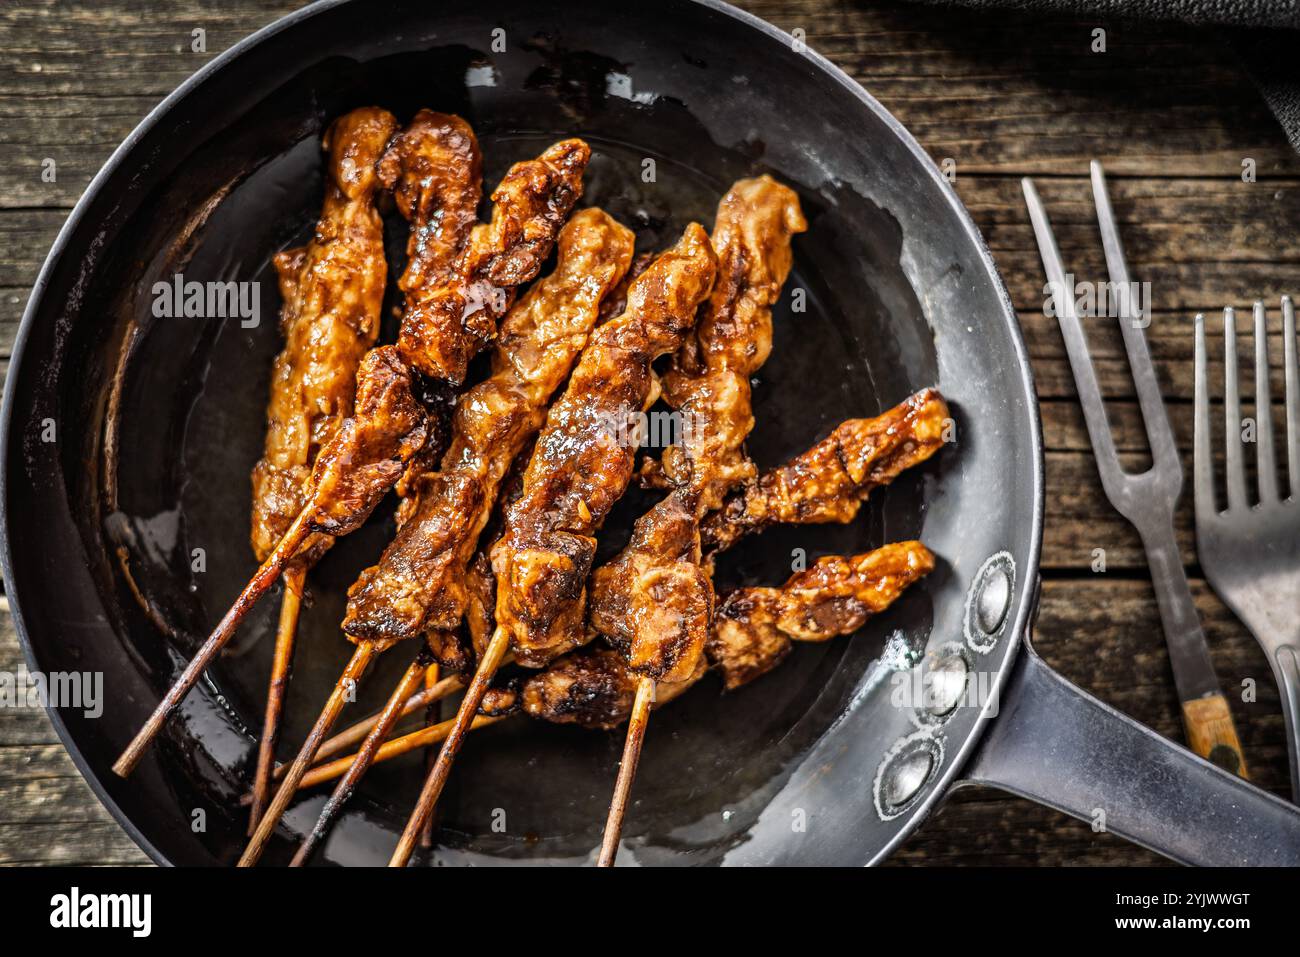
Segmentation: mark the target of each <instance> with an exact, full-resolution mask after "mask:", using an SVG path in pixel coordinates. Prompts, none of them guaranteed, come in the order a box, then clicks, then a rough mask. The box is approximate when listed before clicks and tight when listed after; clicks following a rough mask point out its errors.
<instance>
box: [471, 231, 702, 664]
mask: <svg viewBox="0 0 1300 957" xmlns="http://www.w3.org/2000/svg"><path fill="white" fill-rule="evenodd" d="M716 269H717V256H716V255H715V254H714V252H713V248H712V246H711V245H710V244H709V238H708V236H707V235H706V234H705V232H704V230H703V228H702V227H700V226H699V225H698V224H695V223H692V224H691V225H690V226H688V227H687V229H686V232H685V235H683V236H682V238H681V240H680V241H679V242H678V243H677V245H676V246H674V247H673V248H672V249H671V250H669V251H668V252H666V253H664V254H663V255H661V256H659V258H657V259H656V260H655V261H654V263H653V264H652V265H651V266H650V267H649V268H648V269H647V270H646V271H645V272H644V273H643V274H642V275H641V277H640V278H639V279H637V280H636V282H634V283H633V284H632V286H631V288H630V290H629V291H628V303H627V310H626V311H625V312H624V313H623V314H622V315H621V316H619V317H618V318H617V319H613V320H611V321H610V322H608V323H606V324H605V325H604V326H601V327H600V328H599V329H598V330H596V332H595V333H594V334H593V335H592V337H591V340H590V343H589V344H588V346H587V348H586V350H585V351H584V352H583V354H582V358H581V359H580V360H579V362H578V366H577V368H576V369H575V370H574V372H573V375H572V377H571V378H570V379H569V384H568V387H567V388H566V390H565V392H564V395H563V396H561V397H560V399H559V400H558V401H556V403H555V404H554V405H553V406H552V407H551V409H550V412H549V413H548V414H547V417H546V425H545V427H544V428H543V430H542V432H541V434H540V436H539V437H538V439H537V445H536V447H535V449H534V451H533V456H532V459H531V460H530V461H529V463H528V469H527V471H525V473H524V487H523V492H522V494H521V495H520V497H519V499H518V500H517V501H516V502H514V503H513V504H512V506H511V507H510V508H509V509H508V511H507V513H506V529H505V533H504V534H503V536H502V538H501V540H500V541H498V542H497V544H496V545H495V546H494V548H493V549H492V568H493V571H494V572H495V574H496V577H497V603H496V623H497V627H498V628H501V629H504V631H505V632H506V634H507V635H508V637H509V639H510V642H511V646H512V647H513V648H514V652H515V658H516V660H517V661H519V662H520V663H521V664H525V665H527V666H529V667H540V666H541V665H544V664H545V663H546V662H547V661H549V660H551V659H552V658H554V657H556V656H557V655H559V654H562V653H564V652H565V651H568V650H569V649H571V648H573V647H575V646H576V645H578V644H581V643H582V642H583V641H584V640H585V638H586V623H585V618H586V601H585V599H586V590H585V586H586V581H587V575H588V574H589V573H590V571H591V563H592V559H593V558H594V556H595V550H596V539H595V537H594V536H595V533H596V531H597V529H599V528H600V526H601V524H602V523H603V522H604V520H605V517H606V516H607V515H608V514H609V510H610V509H611V508H612V507H613V505H614V503H615V502H616V501H618V499H619V498H620V497H621V496H622V494H623V492H624V491H625V490H626V488H627V483H628V481H629V480H630V479H631V477H632V468H633V463H634V457H635V454H636V448H635V442H634V439H633V438H632V437H633V436H634V435H635V434H636V420H637V417H638V416H639V415H640V413H642V412H643V411H644V410H645V409H646V408H647V406H648V402H649V401H651V399H652V392H653V373H652V371H651V368H650V366H651V363H652V362H653V361H654V360H655V358H657V357H658V356H661V355H664V354H667V353H670V352H674V351H676V350H677V348H679V347H680V345H681V343H682V341H683V340H684V339H685V337H686V335H687V334H688V333H689V332H690V330H691V328H692V326H693V325H694V323H695V318H696V309H697V307H698V306H699V304H700V303H701V302H702V301H703V300H704V298H705V297H706V296H707V295H708V293H709V289H710V287H711V286H712V285H713V279H714V273H715V272H716Z"/></svg>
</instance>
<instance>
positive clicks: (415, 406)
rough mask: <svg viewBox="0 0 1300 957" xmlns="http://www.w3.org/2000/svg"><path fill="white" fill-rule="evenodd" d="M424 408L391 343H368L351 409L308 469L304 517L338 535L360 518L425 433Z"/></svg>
mask: <svg viewBox="0 0 1300 957" xmlns="http://www.w3.org/2000/svg"><path fill="white" fill-rule="evenodd" d="M425 431H426V430H425V414H424V409H423V408H422V407H421V405H420V403H419V402H418V401H417V400H416V399H415V397H414V396H413V395H412V394H411V376H410V373H409V372H408V371H407V368H406V366H405V364H404V363H403V362H402V361H401V359H400V358H398V355H397V350H396V349H395V348H394V347H393V346H380V347H378V348H376V349H371V350H370V351H369V352H368V353H366V356H365V358H364V359H363V360H362V361H361V368H360V370H359V371H358V372H357V399H356V409H355V411H354V414H353V415H352V416H351V417H350V418H347V419H345V420H344V421H343V423H342V424H341V425H340V426H339V428H338V431H337V432H335V433H334V437H333V438H331V439H330V441H329V443H328V444H327V445H326V446H325V447H324V448H323V449H322V450H321V453H320V455H319V456H317V458H316V465H315V467H314V468H313V469H312V474H311V483H310V486H309V492H308V500H307V504H306V506H305V509H306V522H307V525H308V527H309V528H311V530H312V531H314V532H321V533H324V534H327V535H332V536H335V537H338V536H340V535H346V534H347V533H348V532H351V531H353V530H355V529H357V528H359V527H361V525H362V524H364V523H365V521H366V519H367V518H369V517H370V513H371V512H373V511H374V510H375V506H376V505H378V504H379V500H380V499H382V498H383V497H384V495H385V493H387V492H388V490H389V489H390V488H392V487H393V484H394V483H395V482H396V481H397V479H398V477H399V476H400V475H401V474H402V470H403V469H404V468H405V467H406V463H407V462H408V461H410V458H411V456H413V455H414V454H415V453H416V452H418V451H419V450H420V446H421V445H423V443H424V439H425Z"/></svg>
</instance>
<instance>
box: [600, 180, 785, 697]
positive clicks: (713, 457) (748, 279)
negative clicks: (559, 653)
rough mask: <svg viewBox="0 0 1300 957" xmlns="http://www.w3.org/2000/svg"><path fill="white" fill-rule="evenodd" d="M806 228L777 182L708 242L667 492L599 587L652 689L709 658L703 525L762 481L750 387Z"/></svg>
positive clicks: (737, 191) (767, 183)
mask: <svg viewBox="0 0 1300 957" xmlns="http://www.w3.org/2000/svg"><path fill="white" fill-rule="evenodd" d="M806 228H807V223H806V222H805V220H804V217H803V213H802V212H801V210H800V208H799V198H798V196H796V195H795V193H794V192H793V191H792V190H791V189H789V188H788V187H786V186H783V185H781V184H780V183H778V182H776V181H775V180H774V179H772V178H771V177H770V176H761V177H758V178H757V179H746V180H741V181H739V182H738V183H736V184H735V185H734V186H732V188H731V189H730V190H729V191H728V192H727V194H726V196H724V197H723V199H722V202H721V203H720V204H719V206H718V215H717V220H716V223H715V224H714V229H713V239H712V242H713V248H714V249H715V250H716V251H717V254H718V278H717V282H715V283H714V286H713V290H712V293H711V294H710V296H709V301H708V304H707V306H706V307H705V308H704V310H703V313H702V316H701V318H700V321H699V323H698V324H697V325H696V327H695V329H694V331H693V332H692V334H691V335H690V336H688V337H687V338H686V340H685V342H684V343H683V345H682V347H681V348H680V349H678V351H677V352H676V354H675V355H674V357H673V363H672V367H671V368H670V370H669V371H668V373H667V374H666V375H665V376H664V377H663V398H664V399H665V401H667V403H668V404H669V405H670V406H672V407H673V408H675V409H676V410H677V415H678V416H679V421H680V423H681V433H682V438H681V441H680V442H679V443H678V444H676V445H674V446H671V447H670V448H669V449H667V450H666V451H665V452H664V454H663V457H662V459H661V461H662V464H663V469H664V473H665V475H666V477H667V478H668V481H669V483H670V484H671V486H672V491H671V492H670V493H669V495H668V496H667V497H666V498H665V499H664V500H663V501H661V502H660V503H659V504H657V505H656V506H654V507H653V508H652V509H651V510H650V511H649V512H647V513H646V514H645V515H643V516H642V517H641V518H640V519H639V520H638V521H637V523H636V526H635V528H634V529H633V533H632V541H631V542H630V543H629V545H628V547H627V548H626V549H624V550H623V552H622V553H621V554H620V555H619V556H618V557H617V558H616V559H615V560H614V561H612V562H610V563H609V564H608V565H606V566H604V567H603V568H600V569H598V570H597V571H596V574H595V576H594V577H593V579H592V602H591V621H592V624H593V625H594V626H595V627H596V629H597V630H599V631H600V632H602V633H603V634H605V635H607V636H609V638H610V640H611V641H612V642H613V643H614V644H615V645H616V646H617V647H618V648H619V649H620V650H622V651H623V652H624V653H625V654H626V655H627V658H628V662H629V664H630V666H631V668H632V670H633V671H635V672H637V673H638V674H642V675H646V676H649V677H651V678H654V679H656V680H657V681H664V682H669V683H672V682H678V681H684V680H686V679H687V678H688V677H689V676H690V675H691V674H693V673H694V672H695V671H697V670H698V666H699V662H700V661H701V659H702V656H703V653H704V643H705V641H706V640H707V638H708V635H709V628H710V625H711V623H712V620H713V585H712V582H711V580H710V575H709V573H708V570H707V569H705V568H702V567H701V557H702V555H701V548H700V529H699V523H700V519H701V518H702V517H703V516H704V515H705V514H707V513H708V512H709V511H711V510H713V509H715V508H717V507H719V506H720V505H721V504H722V501H723V497H724V496H725V495H726V494H727V492H729V491H730V490H731V489H732V488H734V487H735V486H737V485H739V484H741V483H743V482H745V481H748V480H750V479H752V478H753V476H754V475H755V473H756V469H755V467H754V465H753V463H752V462H751V461H750V459H749V456H748V455H746V453H745V439H746V437H747V436H748V435H749V433H750V431H751V430H752V429H753V427H754V415H753V410H752V405H751V401H750V384H749V380H750V377H751V376H752V375H753V374H754V373H755V372H756V371H758V369H759V367H760V366H761V365H762V364H763V362H764V361H766V359H767V357H768V354H769V353H770V352H771V350H772V305H773V303H775V302H776V300H777V297H778V296H779V295H780V292H781V287H782V286H783V285H784V284H785V280H786V277H787V276H788V275H789V273H790V266H791V261H792V253H791V249H790V241H791V237H792V236H793V235H794V234H795V233H798V232H802V231H803V230H804V229H806Z"/></svg>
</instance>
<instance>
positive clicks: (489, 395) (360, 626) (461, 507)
mask: <svg viewBox="0 0 1300 957" xmlns="http://www.w3.org/2000/svg"><path fill="white" fill-rule="evenodd" d="M633 242H634V237H633V234H632V232H631V231H630V230H628V229H626V228H624V227H623V226H621V225H619V224H618V223H617V222H616V221H615V220H614V219H613V218H612V217H610V216H608V215H607V214H605V213H603V212H601V211H600V210H598V209H587V210H583V211H581V212H579V213H577V214H576V215H575V216H574V217H573V219H572V220H571V221H570V222H569V224H568V225H567V226H565V227H564V229H563V231H562V232H561V233H560V240H559V247H560V251H559V256H558V259H557V262H556V268H555V271H554V272H552V273H551V274H550V275H549V276H547V277H546V278H545V279H543V280H541V281H540V282H539V283H537V284H536V285H535V286H534V287H533V288H532V289H531V290H529V292H528V294H527V295H526V296H525V297H524V298H523V299H522V300H520V302H519V303H518V304H517V305H516V306H515V307H514V308H513V309H512V310H511V311H510V313H509V315H508V316H507V317H506V319H505V321H504V322H503V323H502V326H501V335H500V338H499V341H498V343H497V348H496V351H495V355H494V357H493V372H492V375H491V376H490V377H489V378H488V379H487V380H485V381H484V382H482V383H480V384H479V385H476V386H475V387H473V388H472V389H470V390H469V391H468V392H466V393H465V394H464V396H462V397H461V400H460V401H459V403H458V404H457V406H456V412H455V414H454V416H453V419H452V430H453V437H452V442H451V446H450V448H449V449H448V450H447V452H446V454H445V455H444V456H443V459H442V465H441V468H440V469H438V470H437V471H435V472H429V473H426V474H424V475H421V476H418V477H416V478H415V479H410V478H408V480H407V482H408V486H409V487H408V496H409V495H410V494H411V493H412V492H413V493H414V495H415V497H416V501H417V504H416V505H415V507H414V508H413V509H412V510H411V511H410V513H409V514H408V516H407V518H406V520H405V521H404V522H403V524H402V526H401V528H400V529H399V530H398V533H397V536H396V537H395V538H394V539H393V541H392V543H390V544H389V546H388V548H386V549H385V550H384V554H383V555H382V557H381V558H380V560H379V563H378V564H377V565H374V566H372V567H371V568H368V569H366V570H365V571H364V572H363V573H362V574H361V576H360V578H358V580H357V582H356V583H355V584H354V585H353V586H352V588H351V589H350V590H349V592H348V611H347V617H346V618H345V619H344V622H343V628H344V630H345V631H346V632H347V633H348V634H350V635H352V636H354V637H358V638H372V639H379V638H384V639H393V640H397V639H403V638H410V637H414V636H415V635H418V634H420V633H421V632H423V631H425V630H426V629H434V630H443V631H451V630H453V629H455V628H456V627H457V626H458V625H459V623H460V620H461V617H462V616H463V615H464V614H465V611H466V607H467V602H468V598H469V596H468V593H467V589H466V566H467V565H468V563H469V561H470V559H471V558H472V557H473V554H474V548H475V545H476V544H477V542H478V539H479V537H480V534H481V532H482V531H483V528H484V526H485V525H486V523H487V521H488V518H489V516H490V514H491V512H492V507H493V504H494V502H495V501H496V499H497V495H498V492H499V490H500V488H501V484H502V481H503V479H504V478H505V475H506V473H507V470H508V469H509V468H510V465H511V462H512V461H513V460H514V458H515V456H516V455H517V454H518V453H519V451H520V450H522V449H523V448H524V446H525V445H526V444H527V443H528V442H529V440H530V439H531V438H532V437H533V436H534V435H535V434H536V433H537V430H538V429H539V428H541V425H542V422H543V420H544V418H545V415H546V404H547V402H548V401H549V400H550V398H551V396H552V394H553V393H554V392H555V391H556V390H557V389H558V388H559V387H560V386H561V385H562V384H563V382H564V380H565V378H566V377H567V376H568V375H569V372H570V371H571V370H572V368H573V364H574V362H576V361H577V358H578V355H579V353H581V351H582V349H583V347H584V345H585V344H586V343H587V339H588V336H589V335H590V333H591V330H592V328H593V327H594V326H595V324H596V319H597V315H598V312H599V309H600V304H601V302H602V300H603V299H604V297H605V296H606V295H607V294H608V293H609V292H610V290H612V289H613V288H614V286H615V285H616V284H617V282H618V281H619V279H620V278H621V277H622V275H623V273H624V272H625V271H626V270H627V268H628V264H629V263H630V262H631V258H632V246H633Z"/></svg>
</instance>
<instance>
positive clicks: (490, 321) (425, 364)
mask: <svg viewBox="0 0 1300 957" xmlns="http://www.w3.org/2000/svg"><path fill="white" fill-rule="evenodd" d="M590 156H591V149H590V147H588V146H587V144H586V143H584V142H583V141H582V140H576V139H573V140H563V141H561V142H559V143H556V144H555V145H554V146H552V147H550V148H549V149H547V150H546V151H545V152H544V153H542V154H541V156H539V157H538V158H537V159H535V160H527V161H525V162H522V163H516V164H515V165H514V166H512V167H511V168H510V171H509V172H508V173H507V174H506V176H505V178H504V179H503V180H502V181H501V183H500V185H498V186H497V188H496V191H495V192H493V194H492V201H493V203H495V205H494V206H493V209H492V220H491V222H488V223H482V224H479V225H477V226H475V227H474V228H473V229H472V230H471V231H470V235H469V239H468V241H467V242H466V244H465V247H464V248H463V249H462V250H461V251H460V253H459V255H458V256H457V257H456V261H455V264H454V266H453V267H452V269H451V270H450V271H449V273H448V274H447V275H446V277H445V278H444V279H443V280H442V282H440V283H439V284H438V285H437V286H436V287H434V288H431V289H429V290H428V291H427V292H426V293H423V294H422V295H421V296H420V298H419V299H418V300H416V301H414V302H411V303H408V307H407V310H406V313H405V315H404V316H403V319H402V329H401V333H400V335H399V338H398V343H397V345H398V349H399V350H400V351H401V354H402V358H403V359H405V360H406V362H407V363H408V364H410V365H411V366H412V367H413V368H415V369H418V370H419V371H420V372H422V373H424V374H425V375H426V376H428V377H430V378H432V379H441V380H445V381H447V382H450V383H453V384H459V383H461V382H463V381H464V379H465V371H466V369H467V367H468V365H469V361H470V359H472V358H473V357H474V355H475V354H476V353H478V352H479V351H480V350H482V349H483V348H484V347H485V346H486V345H487V344H488V343H489V342H491V341H492V339H493V337H494V336H495V335H496V323H497V320H498V319H499V318H501V316H503V315H505V313H506V310H508V309H509V308H510V304H511V302H512V301H513V298H514V291H515V289H516V287H518V286H521V285H524V284H525V283H527V282H529V281H531V280H532V279H533V277H534V276H536V275H537V271H538V270H539V269H540V268H541V266H542V263H543V262H544V261H545V260H546V257H547V256H549V255H550V253H551V249H552V247H553V246H554V244H555V238H556V235H557V234H558V233H559V231H560V227H561V226H563V225H564V221H565V219H567V218H568V215H569V212H570V211H571V210H572V209H573V206H574V204H575V203H576V202H577V201H578V198H579V197H580V196H581V195H582V174H583V171H584V170H585V169H586V167H587V160H588V159H589V158H590Z"/></svg>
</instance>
